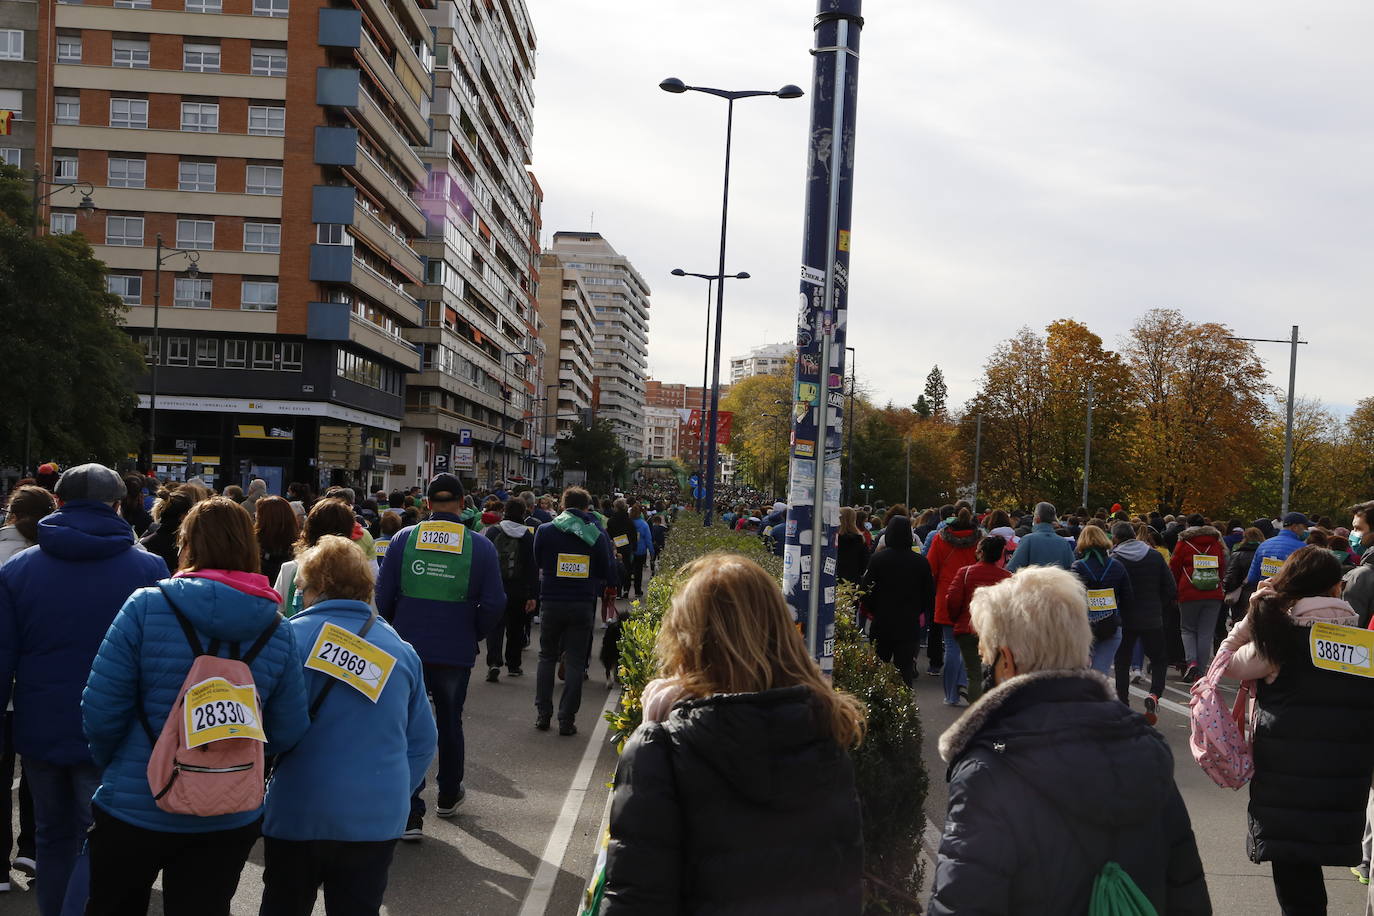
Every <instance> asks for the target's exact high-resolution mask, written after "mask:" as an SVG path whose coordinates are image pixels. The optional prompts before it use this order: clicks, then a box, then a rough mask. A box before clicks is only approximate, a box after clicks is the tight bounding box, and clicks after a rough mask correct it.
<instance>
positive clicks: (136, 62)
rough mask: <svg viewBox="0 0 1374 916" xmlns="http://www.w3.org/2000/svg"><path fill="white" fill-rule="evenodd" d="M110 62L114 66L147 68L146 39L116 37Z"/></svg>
mask: <svg viewBox="0 0 1374 916" xmlns="http://www.w3.org/2000/svg"><path fill="white" fill-rule="evenodd" d="M110 63H111V65H112V66H115V67H131V68H133V69H135V70H147V69H148V42H147V40H146V39H141V38H140V39H134V38H116V39H115V40H114V44H113V48H112V51H111V60H110Z"/></svg>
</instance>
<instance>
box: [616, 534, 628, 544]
mask: <svg viewBox="0 0 1374 916" xmlns="http://www.w3.org/2000/svg"><path fill="white" fill-rule="evenodd" d="M615 546H617V547H629V546H630V536H629V535H628V534H617V535H616V536H615Z"/></svg>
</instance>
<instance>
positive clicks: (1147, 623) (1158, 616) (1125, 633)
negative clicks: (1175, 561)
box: [1111, 522, 1178, 725]
mask: <svg viewBox="0 0 1374 916" xmlns="http://www.w3.org/2000/svg"><path fill="white" fill-rule="evenodd" d="M1112 543H1113V545H1114V546H1113V547H1112V550H1111V555H1112V556H1113V557H1114V558H1116V560H1117V561H1119V562H1120V563H1121V565H1122V566H1124V567H1126V572H1127V574H1128V575H1129V576H1130V580H1131V607H1130V609H1129V610H1128V611H1127V612H1126V613H1124V614H1122V616H1121V645H1120V647H1118V648H1117V650H1116V695H1117V698H1118V699H1120V700H1121V702H1123V703H1125V704H1126V705H1127V706H1129V705H1131V670H1130V668H1131V652H1132V650H1133V649H1134V648H1135V644H1136V643H1137V642H1139V643H1140V644H1141V645H1142V646H1143V647H1144V649H1145V655H1146V656H1148V657H1149V659H1150V692H1149V694H1148V695H1147V696H1146V697H1145V719H1146V721H1148V722H1149V723H1150V724H1151V725H1154V724H1155V722H1156V721H1158V718H1159V713H1158V709H1159V698H1160V695H1161V694H1163V693H1164V681H1165V677H1166V676H1167V675H1168V673H1169V663H1168V660H1167V659H1166V658H1165V655H1164V607H1165V605H1166V604H1168V603H1170V602H1172V601H1173V600H1174V599H1175V598H1176V597H1177V595H1178V586H1177V584H1176V583H1175V582H1174V577H1173V574H1172V573H1170V572H1169V565H1168V564H1167V563H1165V562H1164V558H1163V557H1162V556H1160V554H1159V551H1158V550H1155V549H1154V548H1153V547H1151V546H1150V545H1149V544H1146V543H1145V542H1144V541H1142V540H1140V539H1139V538H1137V537H1136V536H1135V529H1134V528H1133V527H1131V523H1130V522H1117V523H1116V524H1115V525H1113V526H1112Z"/></svg>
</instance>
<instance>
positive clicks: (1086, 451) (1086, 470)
mask: <svg viewBox="0 0 1374 916" xmlns="http://www.w3.org/2000/svg"><path fill="white" fill-rule="evenodd" d="M1094 395H1095V391H1094V389H1093V383H1092V382H1091V381H1089V382H1088V434H1087V438H1086V439H1084V441H1083V508H1084V509H1088V478H1089V475H1090V474H1091V473H1092V463H1093V397H1094ZM973 508H974V511H975V512H976V511H977V510H978V507H977V506H976V505H975V506H974V507H973ZM1088 511H1092V510H1091V509H1089V510H1088Z"/></svg>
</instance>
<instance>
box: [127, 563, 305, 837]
mask: <svg viewBox="0 0 1374 916" xmlns="http://www.w3.org/2000/svg"><path fill="white" fill-rule="evenodd" d="M162 594H163V597H164V598H166V599H167V604H168V605H169V606H170V607H171V609H172V613H173V614H175V615H176V618H177V623H178V624H180V625H181V631H182V633H183V634H185V636H186V642H187V643H188V644H189V645H190V647H191V654H192V656H193V657H194V661H192V662H191V670H190V671H188V672H187V674H186V678H185V680H183V681H182V682H181V689H180V690H179V691H177V698H176V702H174V703H173V704H172V709H171V711H170V712H169V713H168V714H167V721H166V722H165V723H163V726H162V732H161V733H160V734H159V735H157V736H156V737H154V734H153V728H152V725H151V723H150V722H149V721H148V716H147V713H146V712H145V711H144V710H143V705H142V700H141V699H140V702H139V718H140V719H141V721H142V723H143V730H144V731H145V732H147V734H148V740H149V742H151V743H152V745H153V750H152V754H151V755H150V756H149V757H148V787H149V789H151V790H152V793H153V801H155V802H156V803H157V806H158V807H159V808H161V809H162V810H163V811H167V812H170V813H172V814H190V815H194V816H196V817H213V816H215V815H219V814H238V813H242V812H247V811H256V810H257V809H258V808H261V807H262V801H263V786H264V783H265V781H266V770H265V768H264V766H263V746H264V744H265V743H266V741H267V737H266V733H265V732H264V730H263V723H262V701H261V698H260V697H259V696H258V693H257V687H256V685H255V684H254V683H253V671H252V669H251V668H249V665H251V664H252V662H253V660H254V659H255V658H257V657H258V653H260V652H261V651H262V650H263V647H264V646H266V645H267V642H268V640H270V639H271V638H272V634H273V633H275V632H276V630H277V627H278V626H279V625H280V624H281V620H282V618H281V615H280V614H277V615H275V616H274V619H273V621H272V623H271V624H270V625H269V626H268V627H267V629H265V630H263V632H262V634H261V635H259V636H258V638H257V640H256V641H255V642H254V643H253V645H252V648H250V649H249V650H248V652H247V653H245V654H244V655H243V657H242V658H240V657H239V644H238V643H231V644H230V645H229V658H220V657H219V655H218V653H219V640H218V639H215V640H211V642H210V645H209V648H208V649H206V650H202V649H201V646H200V640H199V638H198V637H197V636H196V631H195V628H194V627H193V626H191V622H190V621H189V620H187V619H186V615H185V614H183V613H182V612H181V610H180V609H179V608H178V607H177V606H176V604H175V603H173V601H172V597H171V595H169V594H168V593H167V591H166V590H165V589H164V590H163V591H162Z"/></svg>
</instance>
